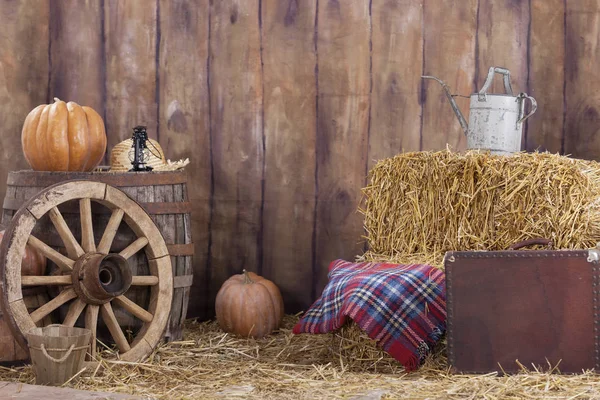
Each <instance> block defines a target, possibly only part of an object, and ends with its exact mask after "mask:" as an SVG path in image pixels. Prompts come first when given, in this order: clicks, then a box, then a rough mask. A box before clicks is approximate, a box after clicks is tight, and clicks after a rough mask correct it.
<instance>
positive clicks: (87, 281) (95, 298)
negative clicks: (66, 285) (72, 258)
mask: <svg viewBox="0 0 600 400" xmlns="http://www.w3.org/2000/svg"><path fill="white" fill-rule="evenodd" d="M71 278H72V280H73V289H74V290H75V293H77V295H78V296H79V298H80V299H81V300H82V301H83V302H85V303H87V304H96V305H100V304H104V303H108V302H109V301H111V300H112V299H114V298H115V297H118V296H120V295H122V294H124V293H125V292H127V290H129V287H130V286H131V282H132V275H131V270H130V269H129V265H128V264H127V260H126V259H125V258H124V257H122V256H121V255H119V254H102V253H87V254H84V255H83V256H81V257H79V259H78V260H77V261H76V262H75V264H74V265H73V271H72V272H71Z"/></svg>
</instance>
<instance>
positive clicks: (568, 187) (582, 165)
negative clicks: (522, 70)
mask: <svg viewBox="0 0 600 400" xmlns="http://www.w3.org/2000/svg"><path fill="white" fill-rule="evenodd" d="M369 181H370V183H369V185H368V186H367V187H366V188H364V189H363V194H364V198H363V203H362V205H361V212H362V213H363V214H364V227H365V231H366V233H365V237H366V240H367V242H368V248H369V250H368V252H367V253H366V254H364V255H362V256H360V257H359V260H366V261H395V262H424V263H430V264H433V265H436V266H438V267H441V265H442V261H443V256H444V253H445V252H446V251H451V250H505V249H507V248H508V247H509V246H510V245H511V244H514V243H516V242H519V241H521V240H525V239H531V238H548V239H551V240H552V241H553V244H554V247H555V248H557V249H576V248H589V247H593V246H595V245H596V243H597V242H598V241H599V238H600V164H599V163H597V162H594V161H586V160H578V159H574V158H570V157H567V156H561V155H556V154H550V153H517V154H514V155H511V156H498V155H490V154H489V153H483V152H478V151H468V152H465V153H456V152H452V151H450V150H444V151H437V152H410V153H403V154H399V155H397V156H395V157H393V158H388V159H385V160H382V161H380V162H379V163H377V164H376V165H375V166H374V167H373V168H372V170H371V171H370V173H369Z"/></svg>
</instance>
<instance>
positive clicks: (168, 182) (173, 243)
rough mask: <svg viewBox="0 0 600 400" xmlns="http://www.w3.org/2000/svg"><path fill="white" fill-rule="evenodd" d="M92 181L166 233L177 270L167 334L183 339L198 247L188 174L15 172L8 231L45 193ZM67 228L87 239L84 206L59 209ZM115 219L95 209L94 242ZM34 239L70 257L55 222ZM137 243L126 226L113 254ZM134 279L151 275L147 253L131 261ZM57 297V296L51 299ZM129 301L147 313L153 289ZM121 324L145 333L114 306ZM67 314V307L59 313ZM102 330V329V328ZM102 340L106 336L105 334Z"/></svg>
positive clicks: (7, 206)
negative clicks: (118, 193) (128, 201)
mask: <svg viewBox="0 0 600 400" xmlns="http://www.w3.org/2000/svg"><path fill="white" fill-rule="evenodd" d="M77 179H86V180H92V181H97V182H103V183H106V184H108V185H111V186H114V187H117V188H119V189H120V190H122V191H123V192H125V193H126V194H127V195H129V196H130V197H131V198H132V199H134V200H136V201H137V202H138V203H139V204H140V205H141V206H142V207H143V208H144V209H145V210H146V212H148V214H149V215H150V216H151V217H152V219H153V220H154V222H155V224H156V225H157V226H158V228H159V229H160V231H161V234H162V236H163V237H164V239H165V242H166V244H167V247H168V249H169V254H170V255H171V261H172V264H173V283H174V290H173V305H172V308H171V315H170V318H169V322H168V325H167V329H166V331H165V339H166V340H167V341H174V340H180V339H181V338H182V328H183V321H184V320H185V316H186V313H187V306H188V299H189V291H190V286H191V285H192V277H193V269H192V268H193V267H192V256H193V253H194V247H193V244H192V237H191V226H190V222H191V221H190V212H191V204H190V202H189V201H188V193H187V176H186V173H185V172H184V171H165V172H37V171H31V170H28V171H15V172H9V174H8V180H7V189H6V196H5V198H4V206H3V214H2V224H3V225H6V224H7V223H8V221H9V220H10V219H11V218H12V216H13V215H14V213H15V212H16V210H18V209H19V207H20V206H21V205H22V204H23V203H24V202H25V201H27V200H29V199H30V198H31V197H33V196H34V195H35V194H37V193H38V192H39V191H40V190H42V189H44V188H46V187H48V186H50V185H54V184H56V183H59V182H64V181H70V180H77ZM59 209H60V211H61V213H62V214H63V216H64V218H65V221H66V222H67V225H68V226H69V228H70V229H71V231H72V232H73V234H74V236H75V238H76V239H78V240H80V239H81V225H80V218H79V205H78V204H77V203H76V202H73V203H72V204H69V203H66V204H64V205H61V206H60V207H59ZM109 218H110V210H109V209H108V208H106V207H104V206H102V205H100V204H96V203H93V204H92V219H93V225H94V237H95V240H96V243H99V241H100V239H101V237H102V234H103V232H104V228H105V227H106V224H107V222H108V220H109ZM33 234H34V235H35V236H37V237H38V238H39V239H41V240H42V241H44V242H45V243H47V244H48V245H50V246H52V247H54V248H56V249H58V250H59V251H63V252H64V246H63V244H62V241H61V239H60V236H59V235H58V233H57V232H56V230H55V229H54V226H53V225H52V222H51V221H50V219H49V218H48V216H45V217H44V218H42V219H41V220H40V221H38V223H37V225H36V227H35V229H34V231H33ZM133 240H135V235H134V233H133V232H132V231H131V230H130V229H129V227H128V226H127V225H126V224H125V223H124V222H122V223H121V225H120V226H119V229H118V231H117V235H116V236H115V239H114V242H113V246H112V247H111V252H119V251H121V250H123V249H124V248H125V247H127V246H128V245H129V244H130V243H131V242H132V241H133ZM129 263H130V265H131V268H132V272H133V273H134V274H143V275H145V274H148V273H149V270H148V260H147V259H146V256H145V254H143V252H140V253H138V254H137V255H135V256H134V257H132V258H130V259H129ZM51 294H52V295H56V294H57V293H51ZM127 297H129V298H130V299H131V300H133V301H135V302H136V303H138V304H139V305H140V306H142V307H144V308H146V309H147V306H148V301H149V297H150V288H149V287H144V286H136V287H132V288H131V289H130V291H129V292H128V293H127ZM114 308H115V315H116V316H117V319H118V321H119V324H120V325H121V327H122V328H123V331H124V332H126V334H127V331H128V330H131V331H132V332H135V331H137V330H139V328H140V327H141V321H139V320H137V319H135V318H134V317H132V316H131V315H130V314H129V313H128V312H127V311H125V310H124V309H121V308H120V307H119V306H118V305H117V306H114ZM59 312H62V313H63V314H64V313H65V312H66V310H65V308H64V307H63V308H62V310H59ZM99 329H100V325H99ZM99 336H100V334H99Z"/></svg>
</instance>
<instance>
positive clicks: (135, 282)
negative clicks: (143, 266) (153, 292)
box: [131, 275, 158, 286]
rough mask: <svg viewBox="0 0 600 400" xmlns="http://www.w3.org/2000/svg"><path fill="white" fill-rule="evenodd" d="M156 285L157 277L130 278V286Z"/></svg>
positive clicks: (139, 276)
mask: <svg viewBox="0 0 600 400" xmlns="http://www.w3.org/2000/svg"><path fill="white" fill-rule="evenodd" d="M154 285H158V277H157V276H154V275H136V276H134V277H132V280H131V286H154Z"/></svg>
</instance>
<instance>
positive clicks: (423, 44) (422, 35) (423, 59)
mask: <svg viewBox="0 0 600 400" xmlns="http://www.w3.org/2000/svg"><path fill="white" fill-rule="evenodd" d="M426 1H427V0H423V4H422V5H421V39H422V41H421V43H422V48H421V75H425V2H426ZM419 85H420V86H421V93H420V101H419V103H421V120H420V121H419V151H423V114H424V113H425V101H426V99H427V94H426V92H425V85H423V78H421V79H420V81H419Z"/></svg>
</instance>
